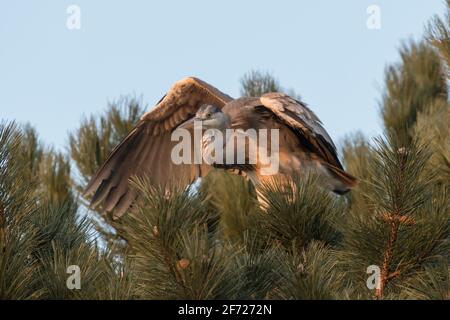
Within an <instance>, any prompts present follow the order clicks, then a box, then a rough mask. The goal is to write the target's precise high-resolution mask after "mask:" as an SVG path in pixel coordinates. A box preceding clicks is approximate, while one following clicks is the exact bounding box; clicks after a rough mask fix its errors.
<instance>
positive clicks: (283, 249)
mask: <svg viewBox="0 0 450 320" xmlns="http://www.w3.org/2000/svg"><path fill="white" fill-rule="evenodd" d="M447 8H450V2H449V1H447ZM448 18H449V14H448V12H447V16H446V17H445V19H446V20H445V21H444V20H442V19H440V18H437V17H436V18H435V19H434V20H433V21H432V22H431V23H430V25H429V27H428V38H429V40H430V41H431V44H433V45H434V46H435V48H433V47H432V46H429V45H428V44H427V43H425V42H420V43H412V42H410V43H407V44H405V45H404V46H403V47H402V48H401V50H400V56H401V61H400V62H399V63H398V64H395V65H392V66H390V67H389V68H388V69H387V70H386V76H385V82H386V83H385V92H384V94H383V98H382V103H381V115H382V118H383V121H384V126H385V131H386V136H385V138H379V139H377V140H376V141H375V143H371V141H369V140H368V139H367V138H366V137H364V136H363V135H362V134H354V135H352V136H348V137H347V138H346V139H345V140H344V143H343V147H342V153H343V162H344V165H345V167H346V168H347V170H348V171H349V172H351V173H352V174H354V175H355V176H357V177H358V178H359V185H358V186H357V187H356V188H355V189H354V190H353V191H352V192H351V193H350V194H349V195H347V196H345V197H337V196H335V195H333V194H330V193H329V192H328V191H326V190H325V189H324V188H323V181H322V180H321V179H320V178H319V177H316V176H313V175H308V174H306V175H302V176H294V177H292V181H289V182H287V181H286V180H283V179H279V178H274V179H272V180H268V181H265V182H264V183H262V185H261V186H259V188H258V192H256V190H255V188H254V187H253V186H252V185H251V184H250V183H249V182H248V181H246V180H245V179H244V178H242V177H239V176H235V175H232V174H229V173H227V172H224V171H220V170H212V171H211V172H210V174H209V175H208V176H207V177H204V178H202V179H201V182H200V184H198V185H194V186H190V187H188V188H186V187H184V186H176V185H175V186H172V187H171V188H170V189H169V190H166V189H165V188H163V187H161V186H156V185H153V184H152V183H150V180H151V177H145V178H136V179H135V180H134V181H133V183H132V187H133V188H136V189H137V191H138V193H139V194H140V195H141V197H140V199H139V201H138V202H137V203H135V204H134V206H133V207H132V209H131V210H130V212H129V213H128V214H127V215H125V216H124V217H122V218H121V219H120V220H118V221H109V220H106V219H105V218H104V217H102V216H100V215H99V214H97V213H95V212H91V211H88V210H87V209H85V208H84V206H83V204H86V201H88V200H89V199H81V198H79V197H78V196H77V194H79V193H80V192H81V191H82V190H83V189H84V187H85V185H86V183H87V182H88V180H89V179H90V177H91V176H92V174H93V173H94V172H95V170H96V169H97V168H98V166H99V165H101V164H102V163H103V161H104V160H105V159H106V157H107V156H108V154H109V153H110V152H111V150H112V149H113V147H114V146H115V145H117V143H118V142H119V141H120V140H121V139H122V138H123V137H124V136H125V135H126V134H127V133H128V132H129V131H130V130H131V128H132V127H133V126H134V125H135V124H136V123H137V121H138V120H139V117H140V116H141V114H142V113H143V112H144V111H146V106H144V105H143V103H142V102H141V101H140V100H138V99H135V98H121V99H119V100H118V101H117V102H112V103H109V104H108V108H107V110H106V111H105V113H103V114H101V115H98V116H91V117H90V118H86V119H84V120H82V122H81V125H80V127H79V128H78V129H76V130H75V131H74V132H73V133H72V134H71V135H70V137H69V142H70V150H69V152H70V157H71V159H69V156H68V155H67V154H66V153H64V152H58V151H55V150H54V149H53V148H49V147H46V146H45V145H44V144H43V143H42V142H41V141H40V140H39V138H38V135H37V133H36V131H35V130H34V129H33V128H32V127H31V126H29V125H25V126H16V125H14V124H5V123H0V299H375V298H376V299H449V297H450V280H449V279H450V268H449V263H450V195H449V191H450V184H449V182H450V127H449V126H448V123H450V118H449V117H450V112H449V110H450V108H449V101H448V83H447V81H448V69H447V70H445V68H444V61H442V59H444V60H445V61H446V62H447V65H448V60H449V54H448V51H449V50H448V49H449V42H448V25H449V24H448ZM435 49H437V50H435ZM437 51H439V54H438V53H437ZM241 86H242V95H243V96H261V95H262V94H264V93H266V92H271V91H280V92H286V90H284V89H283V87H282V86H281V85H280V84H279V82H278V81H277V80H276V79H275V78H274V77H273V76H272V75H271V74H270V73H267V72H259V71H251V72H250V73H248V74H246V75H245V76H244V77H243V78H242V80H241ZM287 93H288V94H290V95H291V96H294V97H297V95H296V94H295V92H293V91H292V90H291V91H289V90H288V91H287ZM70 161H73V162H72V163H71V162H70ZM72 164H73V166H72V168H74V169H75V172H73V171H72V172H71V170H70V169H71V165H72ZM73 265H75V266H79V268H80V271H81V274H80V275H81V289H80V290H77V289H69V288H68V287H67V279H68V277H69V276H70V274H68V273H67V270H68V269H67V268H68V267H69V266H73ZM369 266H378V267H379V269H380V272H381V274H380V277H379V280H380V287H379V288H378V289H377V290H373V289H369V288H368V287H367V282H366V281H367V279H368V277H369V274H367V273H366V270H367V268H368V267H369Z"/></svg>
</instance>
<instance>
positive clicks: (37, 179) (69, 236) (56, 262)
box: [0, 123, 134, 299]
mask: <svg viewBox="0 0 450 320" xmlns="http://www.w3.org/2000/svg"><path fill="white" fill-rule="evenodd" d="M37 141H38V138H37V135H35V132H34V130H32V129H31V128H30V127H29V126H25V127H24V128H20V127H18V126H16V125H14V124H6V123H1V124H0V218H1V219H0V222H1V224H0V248H1V251H0V298H1V299H37V298H41V299H77V298H78V299H79V298H83V299H108V298H115V299H120V298H127V299H128V298H132V297H134V291H133V290H132V285H131V283H132V281H133V280H132V279H133V276H132V272H130V273H128V274H127V275H126V277H122V276H121V270H123V269H124V268H128V264H124V263H121V264H119V265H118V264H117V262H115V261H114V256H113V255H112V254H111V251H110V250H109V249H108V248H105V249H101V248H100V247H99V246H98V245H97V241H96V237H97V236H96V235H95V234H94V233H93V231H94V229H93V226H92V225H91V223H90V222H89V221H88V220H87V219H86V218H80V217H79V215H78V206H79V205H78V203H77V199H76V198H75V197H74V196H73V195H71V194H70V192H69V193H68V192H67V190H68V188H67V184H68V183H69V182H68V181H67V180H66V178H67V176H66V175H65V174H61V172H67V171H65V169H64V165H65V163H64V162H60V161H61V160H60V159H61V158H58V157H57V156H54V153H53V151H50V153H47V151H45V150H46V149H45V147H43V146H42V145H40V144H39V143H37ZM25 151H28V152H25ZM52 161H55V162H52ZM59 166H61V167H59ZM61 186H63V187H62V188H61ZM70 266H78V267H79V268H80V284H81V288H80V289H79V290H78V289H76V288H75V289H71V288H69V287H68V285H67V281H68V277H69V274H68V267H70Z"/></svg>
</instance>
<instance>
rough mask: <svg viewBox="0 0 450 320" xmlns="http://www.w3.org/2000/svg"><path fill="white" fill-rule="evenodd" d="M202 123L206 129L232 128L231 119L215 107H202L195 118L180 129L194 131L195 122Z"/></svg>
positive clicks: (183, 124)
mask: <svg viewBox="0 0 450 320" xmlns="http://www.w3.org/2000/svg"><path fill="white" fill-rule="evenodd" d="M196 121H198V122H201V124H202V127H203V128H204V129H219V130H224V129H227V128H229V127H230V117H229V116H228V115H227V114H225V113H223V112H222V111H221V110H220V108H218V107H216V106H213V105H209V104H208V105H203V106H201V107H200V108H199V109H198V111H197V113H196V114H195V116H194V117H193V118H191V119H189V120H187V121H186V122H184V123H182V124H181V125H180V126H179V127H178V128H184V129H192V128H193V126H194V122H196Z"/></svg>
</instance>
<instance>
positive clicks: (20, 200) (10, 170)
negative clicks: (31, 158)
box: [0, 123, 41, 299]
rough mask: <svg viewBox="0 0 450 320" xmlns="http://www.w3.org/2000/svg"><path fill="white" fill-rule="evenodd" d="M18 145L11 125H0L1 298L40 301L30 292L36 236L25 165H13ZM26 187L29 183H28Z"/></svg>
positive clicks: (36, 295)
mask: <svg viewBox="0 0 450 320" xmlns="http://www.w3.org/2000/svg"><path fill="white" fill-rule="evenodd" d="M19 144H20V135H19V134H18V132H17V127H16V126H15V125H14V124H5V123H0V298H1V299H31V298H39V297H40V296H41V292H39V291H30V290H29V289H28V286H33V285H34V284H35V283H36V278H35V277H34V271H35V268H36V261H35V260H33V259H31V254H32V253H33V250H34V242H35V241H36V234H35V232H34V229H33V228H32V224H31V221H30V220H29V219H28V217H29V216H30V215H32V214H33V213H34V211H35V207H34V203H33V200H32V196H31V194H32V193H31V191H30V188H29V187H28V185H27V184H25V183H21V184H20V183H17V182H18V181H24V179H25V177H24V170H23V169H24V168H23V166H24V163H23V162H19V161H14V159H13V154H14V152H15V150H16V149H17V148H18V146H19ZM28 183H30V182H29V181H28Z"/></svg>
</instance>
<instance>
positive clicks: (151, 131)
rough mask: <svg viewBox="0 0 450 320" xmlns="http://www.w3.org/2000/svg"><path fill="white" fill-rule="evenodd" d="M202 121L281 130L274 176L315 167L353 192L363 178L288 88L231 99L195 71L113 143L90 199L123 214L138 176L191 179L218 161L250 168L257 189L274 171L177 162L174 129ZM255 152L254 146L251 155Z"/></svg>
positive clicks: (334, 185)
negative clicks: (354, 172)
mask: <svg viewBox="0 0 450 320" xmlns="http://www.w3.org/2000/svg"><path fill="white" fill-rule="evenodd" d="M195 121H198V122H200V123H201V124H202V125H203V127H204V129H215V130H218V131H219V132H223V131H224V130H227V129H234V130H240V132H248V130H251V129H254V130H261V129H262V130H273V129H275V130H277V135H278V139H279V145H278V146H277V157H278V161H279V164H278V165H279V168H278V169H279V170H278V171H277V172H276V173H275V175H281V176H284V177H290V176H292V175H295V174H302V173H304V172H306V171H308V170H311V169H313V170H315V171H317V172H319V173H320V174H321V175H322V176H324V177H325V178H326V180H327V187H328V188H329V189H330V190H331V191H333V192H335V193H338V194H344V193H346V192H348V191H349V190H350V189H351V188H352V187H354V186H355V185H356V183H357V179H356V178H354V177H353V176H352V175H350V174H348V173H347V172H345V171H344V169H343V167H342V165H341V163H340V161H339V159H338V156H337V152H336V147H335V145H334V143H333V141H332V139H331V138H330V136H329V135H328V133H327V132H326V131H325V129H324V128H323V126H322V123H321V121H320V120H319V118H318V117H317V116H316V115H315V114H314V113H313V112H312V111H311V110H310V109H309V108H308V107H307V106H306V105H305V104H304V103H302V102H300V101H297V100H295V99H293V98H291V97H289V96H287V95H285V94H282V93H267V94H264V95H263V96H261V97H257V98H248V97H245V98H239V99H232V98H231V97H230V96H228V95H226V94H224V93H222V92H221V91H219V90H218V89H216V88H215V87H213V86H211V85H209V84H207V83H206V82H204V81H202V80H200V79H197V78H193V77H189V78H186V79H183V80H181V81H179V82H177V83H175V84H174V85H173V86H172V88H171V89H170V90H169V91H168V92H167V94H166V95H165V96H164V97H163V98H162V99H161V100H160V101H159V103H158V104H157V105H156V106H155V108H153V109H152V110H150V111H149V112H147V113H145V114H144V115H143V116H142V117H141V119H140V121H139V122H138V123H137V125H136V127H135V128H134V129H133V130H132V131H131V132H130V133H129V134H128V135H127V136H126V137H125V138H124V139H123V140H122V142H121V143H120V144H119V145H118V146H117V147H115V148H114V149H113V151H112V152H111V154H110V155H109V157H108V158H107V159H106V161H105V162H104V163H103V165H102V166H101V167H100V168H99V169H98V171H97V172H96V174H95V175H94V176H93V177H92V179H91V181H90V182H89V183H88V185H87V187H86V190H85V194H87V195H90V194H93V196H92V200H91V205H92V206H94V207H95V206H98V205H100V204H101V205H102V209H103V210H105V211H106V212H109V213H112V215H113V217H115V218H118V217H120V216H122V215H123V214H124V213H125V212H126V211H127V209H128V208H129V207H130V205H131V204H132V203H133V201H135V200H136V198H137V196H138V195H137V194H136V191H135V190H133V189H132V188H130V186H129V179H130V178H131V177H133V176H144V175H148V176H150V177H151V179H152V181H154V182H156V183H158V184H161V185H167V184H169V183H170V181H171V180H173V179H176V180H177V181H178V182H179V183H180V182H181V183H184V184H186V185H187V184H190V183H193V182H194V181H195V180H196V179H197V178H199V177H203V176H205V175H206V174H207V173H208V172H209V170H210V169H211V168H212V167H214V166H215V167H219V168H221V169H224V170H230V171H232V172H235V173H238V174H244V175H245V176H247V177H249V179H250V180H251V181H252V183H253V184H254V185H255V187H256V188H258V184H259V183H260V181H261V180H264V179H266V178H267V175H266V174H262V172H261V170H262V169H263V166H262V165H261V163H259V162H258V161H257V162H256V163H237V162H236V161H235V162H234V163H233V161H232V162H231V163H229V162H225V163H205V162H201V163H195V162H192V163H175V162H174V161H173V160H172V159H171V156H172V151H173V148H174V147H175V146H176V144H177V141H173V139H172V134H173V132H174V131H175V130H179V129H184V130H193V124H194V123H195ZM210 138H211V137H209V140H208V138H207V139H206V140H205V139H204V138H203V137H202V139H203V140H202V141H201V143H202V144H205V143H206V144H208V141H209V142H211V139H210ZM246 144H247V145H248V142H246ZM237 147H238V145H234V148H237ZM269 149H273V148H272V146H270V145H269ZM257 152H259V150H258V151H257ZM248 156H249V154H248V152H247V153H246V154H245V158H246V159H247V160H248ZM234 159H235V158H234ZM269 176H270V175H269Z"/></svg>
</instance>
